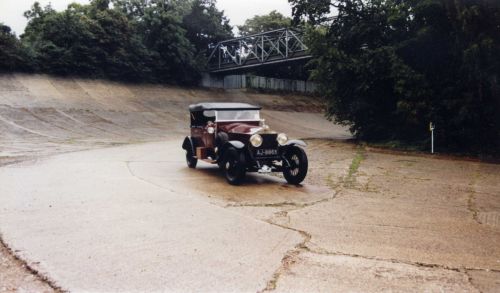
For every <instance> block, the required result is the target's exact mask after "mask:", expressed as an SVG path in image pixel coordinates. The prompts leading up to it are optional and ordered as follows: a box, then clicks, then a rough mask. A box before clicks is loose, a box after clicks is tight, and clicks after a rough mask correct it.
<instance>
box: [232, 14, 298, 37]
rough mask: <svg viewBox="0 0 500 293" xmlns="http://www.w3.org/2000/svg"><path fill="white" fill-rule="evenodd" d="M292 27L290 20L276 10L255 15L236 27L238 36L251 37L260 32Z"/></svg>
mask: <svg viewBox="0 0 500 293" xmlns="http://www.w3.org/2000/svg"><path fill="white" fill-rule="evenodd" d="M291 25H292V19H291V18H290V17H286V16H284V15H283V14H281V13H279V12H277V11H276V10H274V11H271V12H270V13H269V14H266V15H255V16H254V17H252V18H249V19H247V20H246V21H245V24H243V25H240V26H238V30H239V33H240V35H251V34H256V33H260V32H266V31H272V30H277V29H281V28H288V27H290V26H291Z"/></svg>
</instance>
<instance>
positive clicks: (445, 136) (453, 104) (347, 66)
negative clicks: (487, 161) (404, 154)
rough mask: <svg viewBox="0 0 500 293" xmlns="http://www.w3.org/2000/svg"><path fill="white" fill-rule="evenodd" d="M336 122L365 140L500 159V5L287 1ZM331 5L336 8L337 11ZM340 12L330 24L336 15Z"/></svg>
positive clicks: (470, 0)
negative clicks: (307, 28)
mask: <svg viewBox="0 0 500 293" xmlns="http://www.w3.org/2000/svg"><path fill="white" fill-rule="evenodd" d="M290 2H291V3H292V5H294V12H295V15H294V18H295V20H296V21H300V20H301V19H303V18H305V19H308V20H309V21H311V22H312V23H314V24H318V23H319V24H321V26H320V28H319V29H316V30H314V31H312V33H311V34H310V45H311V52H312V54H313V56H314V59H313V61H312V64H313V66H314V68H315V69H314V72H313V77H314V78H315V79H316V80H317V81H319V82H320V84H321V85H322V87H321V88H322V93H323V95H325V96H326V97H328V100H329V108H328V115H329V117H330V118H331V119H333V120H335V121H338V122H341V123H343V124H345V125H349V126H350V127H351V131H352V132H353V133H354V134H355V135H356V136H357V137H359V138H361V139H365V140H368V141H391V140H399V141H402V142H405V143H412V144H418V145H421V146H425V145H428V137H429V132H428V125H429V122H430V121H433V122H434V123H435V124H436V125H437V129H436V130H437V145H438V147H441V149H442V148H443V147H444V148H447V149H448V150H460V151H475V152H486V151H493V152H498V149H499V147H500V120H499V119H500V118H499V117H500V91H499V83H498V75H499V73H500V59H499V58H498V56H497V55H496V52H499V50H500V29H499V28H500V2H498V1H494V0H467V1H465V0H406V1H405V0H369V1H365V0H336V1H314V0H290ZM332 8H334V9H332ZM330 9H332V11H336V15H335V17H334V18H331V17H330V18H328V17H327V16H328V15H329V11H330Z"/></svg>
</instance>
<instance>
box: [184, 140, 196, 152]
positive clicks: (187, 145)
mask: <svg viewBox="0 0 500 293" xmlns="http://www.w3.org/2000/svg"><path fill="white" fill-rule="evenodd" d="M182 148H183V149H185V150H186V151H187V150H191V152H192V154H193V156H194V154H196V151H195V147H194V143H193V139H192V138H191V137H190V136H187V137H186V138H185V139H184V142H183V143H182Z"/></svg>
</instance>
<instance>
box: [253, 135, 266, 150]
mask: <svg viewBox="0 0 500 293" xmlns="http://www.w3.org/2000/svg"><path fill="white" fill-rule="evenodd" d="M263 141H264V140H263V139H262V136H260V135H259V134H254V135H252V136H251V137H250V143H251V144H252V146H253V147H256V148H258V147H260V146H261V145H262V142H263Z"/></svg>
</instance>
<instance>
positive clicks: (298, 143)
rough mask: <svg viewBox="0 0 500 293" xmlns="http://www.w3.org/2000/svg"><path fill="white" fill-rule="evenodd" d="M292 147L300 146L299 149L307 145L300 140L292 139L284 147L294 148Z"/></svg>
mask: <svg viewBox="0 0 500 293" xmlns="http://www.w3.org/2000/svg"><path fill="white" fill-rule="evenodd" d="M294 145H298V146H301V147H306V146H307V144H306V143H305V142H304V141H303V140H300V139H292V140H289V141H288V142H287V143H286V144H285V145H284V147H288V146H294Z"/></svg>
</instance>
